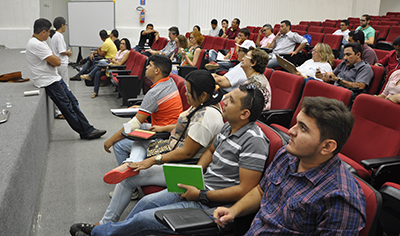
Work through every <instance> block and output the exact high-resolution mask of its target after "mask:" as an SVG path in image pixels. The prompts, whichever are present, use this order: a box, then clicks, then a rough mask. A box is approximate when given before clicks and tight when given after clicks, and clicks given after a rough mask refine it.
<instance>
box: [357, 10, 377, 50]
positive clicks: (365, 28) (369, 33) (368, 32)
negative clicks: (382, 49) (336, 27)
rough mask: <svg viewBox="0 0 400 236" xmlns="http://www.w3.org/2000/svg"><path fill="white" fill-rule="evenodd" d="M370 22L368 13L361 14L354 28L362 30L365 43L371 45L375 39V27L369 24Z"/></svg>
mask: <svg viewBox="0 0 400 236" xmlns="http://www.w3.org/2000/svg"><path fill="white" fill-rule="evenodd" d="M370 22H371V17H370V16H369V15H367V14H365V15H362V16H361V19H360V26H358V27H357V28H356V30H362V32H364V36H365V43H366V44H369V45H372V44H374V41H375V29H374V28H372V26H370V25H369V23H370Z"/></svg>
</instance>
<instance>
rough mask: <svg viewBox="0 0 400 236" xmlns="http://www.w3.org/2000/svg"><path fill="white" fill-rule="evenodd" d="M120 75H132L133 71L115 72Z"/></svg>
mask: <svg viewBox="0 0 400 236" xmlns="http://www.w3.org/2000/svg"><path fill="white" fill-rule="evenodd" d="M115 72H116V73H117V74H118V75H130V74H131V72H132V71H131V70H117V71H115Z"/></svg>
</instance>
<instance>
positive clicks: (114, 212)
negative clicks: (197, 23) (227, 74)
mask: <svg viewBox="0 0 400 236" xmlns="http://www.w3.org/2000/svg"><path fill="white" fill-rule="evenodd" d="M186 89H187V92H186V98H187V101H188V104H189V105H191V107H190V108H189V109H187V110H186V111H184V112H182V113H181V115H180V116H179V118H178V121H177V124H175V125H168V126H163V127H160V126H152V127H151V128H150V130H152V131H156V132H162V131H169V132H171V136H170V138H169V141H168V146H169V148H170V150H171V151H169V152H167V153H164V154H158V155H155V156H151V157H148V158H146V157H143V158H146V159H144V160H143V161H141V162H130V160H129V158H128V159H126V161H125V162H124V163H123V164H122V165H121V166H119V167H117V168H115V169H114V170H111V171H110V172H108V173H107V174H106V175H105V176H104V181H105V182H106V183H118V184H117V185H116V187H115V189H114V193H113V196H112V199H111V202H110V205H109V206H108V208H107V211H106V212H105V214H104V216H103V218H102V219H101V221H100V222H99V224H105V223H107V222H110V221H112V222H117V221H118V220H119V217H120V216H121V214H122V212H123V211H124V209H125V208H126V206H127V205H128V204H129V202H130V200H131V196H132V193H133V192H134V191H135V190H136V188H137V187H140V186H146V185H157V186H163V187H165V186H166V183H165V179H164V172H163V168H162V165H159V164H161V163H168V162H172V161H173V162H179V161H182V160H185V159H190V158H194V159H199V158H200V157H201V156H202V154H203V152H205V151H206V150H207V148H208V147H209V146H210V145H211V143H212V141H213V139H214V137H215V136H216V135H217V134H218V133H219V131H220V130H221V128H222V126H223V124H224V122H223V118H222V116H221V111H220V108H219V102H220V101H221V99H222V96H223V93H222V91H221V90H220V89H219V87H218V86H217V85H216V83H215V80H214V78H213V77H212V75H211V73H210V72H208V71H205V70H197V71H192V72H191V73H189V74H188V75H187V76H186ZM144 153H145V152H144ZM159 155H161V157H160V156H159ZM157 156H158V159H159V160H158V161H157V159H156V157H157ZM121 181H122V182H121ZM119 182H120V183H119Z"/></svg>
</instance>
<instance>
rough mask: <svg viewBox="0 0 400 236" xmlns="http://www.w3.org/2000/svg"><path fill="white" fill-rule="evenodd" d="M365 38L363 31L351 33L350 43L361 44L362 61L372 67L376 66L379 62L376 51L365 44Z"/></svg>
mask: <svg viewBox="0 0 400 236" xmlns="http://www.w3.org/2000/svg"><path fill="white" fill-rule="evenodd" d="M364 40H365V37H364V33H363V32H362V31H361V30H356V31H350V33H349V43H356V42H357V43H359V44H361V47H362V60H363V61H365V62H366V63H368V64H370V65H374V64H375V63H376V62H377V61H378V57H377V56H376V53H375V51H374V50H373V49H372V48H371V47H370V46H368V45H367V44H366V43H364Z"/></svg>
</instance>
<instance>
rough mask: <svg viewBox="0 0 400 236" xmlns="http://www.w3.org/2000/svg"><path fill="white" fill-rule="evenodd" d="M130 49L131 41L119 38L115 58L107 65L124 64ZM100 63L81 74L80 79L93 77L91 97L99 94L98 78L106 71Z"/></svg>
mask: <svg viewBox="0 0 400 236" xmlns="http://www.w3.org/2000/svg"><path fill="white" fill-rule="evenodd" d="M130 50H131V43H130V42H129V39H127V38H123V39H121V42H120V46H119V51H118V52H117V54H116V55H115V58H114V59H111V62H110V63H109V64H108V65H110V66H120V65H124V64H125V63H126V61H127V60H128V57H129V52H130ZM101 65H102V64H101V63H99V64H98V65H97V66H96V67H97V68H95V69H93V70H92V71H91V72H90V73H89V74H87V75H82V76H81V78H82V79H86V80H92V78H94V88H93V94H92V95H91V96H90V97H91V98H95V97H97V95H98V94H99V87H100V78H101V76H103V75H104V74H105V72H106V69H105V68H101Z"/></svg>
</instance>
